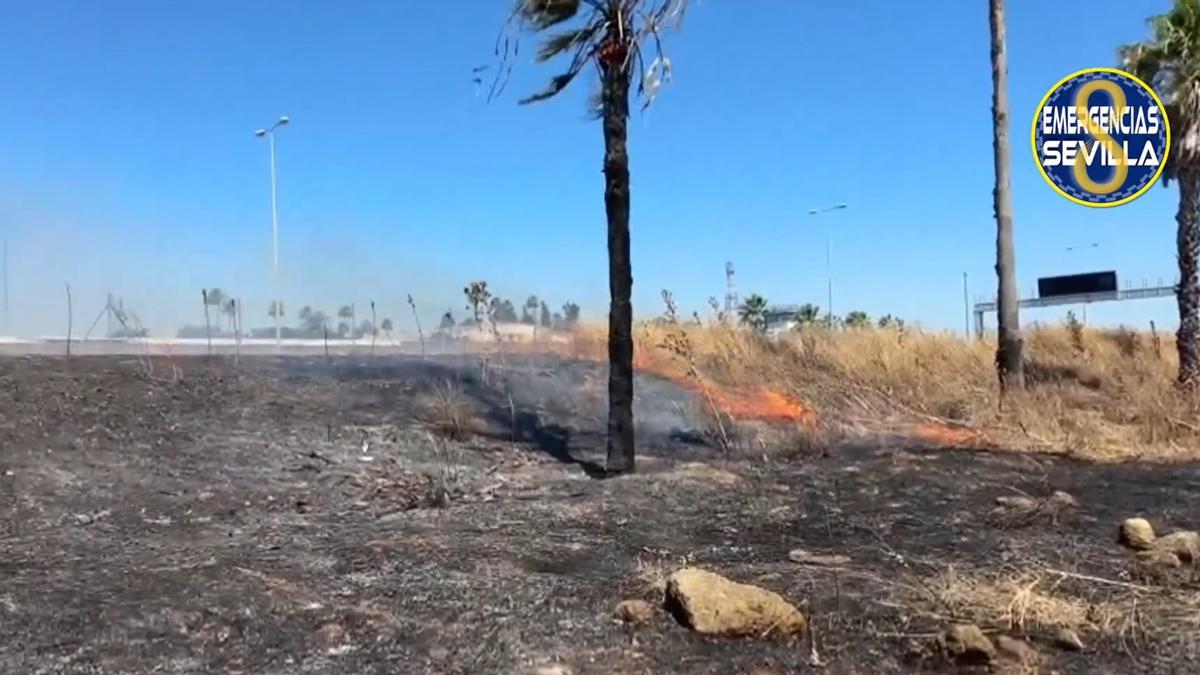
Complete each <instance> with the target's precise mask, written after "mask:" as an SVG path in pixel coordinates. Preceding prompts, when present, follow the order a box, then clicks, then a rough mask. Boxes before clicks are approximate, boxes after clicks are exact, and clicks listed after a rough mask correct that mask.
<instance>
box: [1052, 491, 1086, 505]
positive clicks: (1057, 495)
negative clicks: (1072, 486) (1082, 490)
mask: <svg viewBox="0 0 1200 675" xmlns="http://www.w3.org/2000/svg"><path fill="white" fill-rule="evenodd" d="M1048 501H1049V502H1050V503H1051V504H1052V505H1054V506H1056V507H1058V508H1060V509H1065V508H1072V509H1077V508H1079V500H1077V499H1075V498H1074V497H1072V496H1071V494H1070V493H1067V492H1063V491H1062V490H1055V491H1054V494H1052V495H1050V499H1049V500H1048Z"/></svg>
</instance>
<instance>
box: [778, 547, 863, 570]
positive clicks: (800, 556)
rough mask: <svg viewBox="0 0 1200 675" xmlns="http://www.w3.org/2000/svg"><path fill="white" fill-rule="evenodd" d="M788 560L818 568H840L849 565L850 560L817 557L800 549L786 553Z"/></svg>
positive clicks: (840, 557) (831, 556) (841, 556)
mask: <svg viewBox="0 0 1200 675" xmlns="http://www.w3.org/2000/svg"><path fill="white" fill-rule="evenodd" d="M788 560H791V561H792V562H794V563H800V564H801V565H816V566H818V567H841V566H842V565H849V564H850V558H849V557H847V556H844V555H837V554H834V555H818V554H816V553H809V552H808V551H805V550H804V549H802V548H796V549H792V550H791V551H788Z"/></svg>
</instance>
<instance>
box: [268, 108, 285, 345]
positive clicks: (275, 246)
mask: <svg viewBox="0 0 1200 675" xmlns="http://www.w3.org/2000/svg"><path fill="white" fill-rule="evenodd" d="M267 136H268V137H269V138H268V139H267V140H268V144H269V145H270V147H271V253H272V257H271V260H272V263H271V295H272V296H274V298H275V300H276V302H278V301H279V215H278V212H277V210H276V206H275V131H274V130H273V129H272V130H271V131H268V132H267ZM282 306H283V303H282V302H279V303H278V304H277V305H276V306H275V346H276V348H279V347H281V346H282V339H281V330H280V326H279V323H280V316H279V315H280V314H281V313H282V312H281V311H280V309H281V308H282Z"/></svg>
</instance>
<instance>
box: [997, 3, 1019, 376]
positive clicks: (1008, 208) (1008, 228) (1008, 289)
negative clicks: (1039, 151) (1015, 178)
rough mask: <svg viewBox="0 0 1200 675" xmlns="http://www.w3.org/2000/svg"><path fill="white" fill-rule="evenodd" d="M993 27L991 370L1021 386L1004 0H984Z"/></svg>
mask: <svg viewBox="0 0 1200 675" xmlns="http://www.w3.org/2000/svg"><path fill="white" fill-rule="evenodd" d="M988 8H989V12H988V14H989V23H990V24H991V31H992V153H993V155H994V159H995V173H996V187H995V190H994V191H993V193H992V197H993V205H994V208H995V212H996V276H998V277H999V289H998V290H999V293H998V295H997V304H998V309H997V312H996V316H997V319H998V323H999V342H998V344H997V347H996V372H997V375H999V378H1000V390H1001V391H1002V392H1004V391H1008V389H1009V388H1016V389H1022V388H1024V386H1025V368H1024V361H1023V358H1022V356H1021V351H1022V346H1023V345H1022V341H1021V318H1020V313H1019V305H1018V298H1017V261H1016V252H1015V251H1014V247H1013V222H1012V221H1013V217H1012V186H1011V184H1010V182H1009V174H1010V173H1011V168H1012V167H1011V166H1010V165H1011V163H1012V156H1011V153H1010V151H1009V147H1008V47H1007V45H1006V42H1005V35H1004V33H1005V31H1004V0H988Z"/></svg>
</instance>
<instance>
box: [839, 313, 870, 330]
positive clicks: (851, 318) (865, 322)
mask: <svg viewBox="0 0 1200 675" xmlns="http://www.w3.org/2000/svg"><path fill="white" fill-rule="evenodd" d="M845 323H846V328H866V327H867V326H870V325H871V317H869V316H867V313H866V312H860V311H858V310H855V311H853V312H849V313H847V314H846V320H845Z"/></svg>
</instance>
